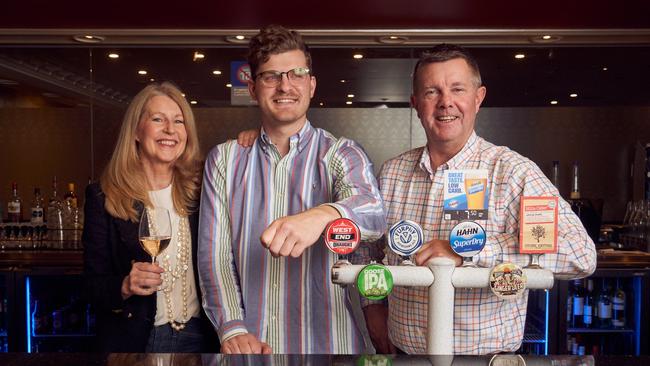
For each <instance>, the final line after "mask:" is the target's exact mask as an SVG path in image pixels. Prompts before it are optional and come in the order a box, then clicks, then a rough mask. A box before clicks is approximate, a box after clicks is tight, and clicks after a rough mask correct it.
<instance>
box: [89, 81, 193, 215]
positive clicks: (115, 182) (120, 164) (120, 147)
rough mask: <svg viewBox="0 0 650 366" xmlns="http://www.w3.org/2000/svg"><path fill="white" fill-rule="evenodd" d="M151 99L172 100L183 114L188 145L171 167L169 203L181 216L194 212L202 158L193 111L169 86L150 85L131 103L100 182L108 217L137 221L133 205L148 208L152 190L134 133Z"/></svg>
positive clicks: (136, 213)
mask: <svg viewBox="0 0 650 366" xmlns="http://www.w3.org/2000/svg"><path fill="white" fill-rule="evenodd" d="M154 96H167V97H169V98H171V99H172V100H173V101H174V102H176V104H178V106H179V107H180V109H181V111H182V112H183V118H184V120H185V130H186V131H187V144H186V146H185V150H184V151H183V153H182V154H181V156H179V158H178V160H176V162H175V163H174V166H173V178H172V201H173V203H174V208H175V209H176V211H177V212H178V213H179V214H180V215H183V216H184V215H188V214H189V213H190V212H192V211H193V210H195V209H196V207H197V201H198V198H199V189H200V184H201V156H200V149H199V141H198V136H197V133H196V123H195V121H194V114H193V113H192V108H190V105H189V104H188V103H187V101H186V100H185V97H184V96H183V94H181V91H180V90H179V89H178V88H177V87H176V86H175V85H174V84H172V83H169V82H163V83H153V84H149V85H148V86H147V87H145V88H144V89H142V90H141V91H140V92H139V93H138V94H137V95H136V96H135V97H134V98H133V100H132V101H131V104H130V105H129V107H128V109H127V110H126V114H125V115H124V120H123V121H122V127H121V129H120V135H119V137H118V139H117V144H116V145H115V151H113V156H111V160H110V161H109V163H108V166H106V169H105V170H104V173H103V174H102V177H101V179H100V183H101V187H102V191H103V192H104V194H105V195H106V203H105V207H106V210H107V211H108V213H110V214H111V215H112V216H114V217H118V218H120V219H123V220H131V221H133V222H137V221H139V219H140V218H139V217H138V211H137V210H136V208H135V203H136V202H142V203H144V205H145V206H151V202H150V200H149V194H148V191H149V190H151V186H150V184H149V182H148V181H147V178H146V176H145V174H144V170H143V169H142V162H141V160H140V148H139V143H138V142H136V131H137V129H138V125H139V123H140V119H141V118H142V115H143V113H144V112H145V108H146V106H147V103H148V102H149V100H150V99H151V98H152V97H154Z"/></svg>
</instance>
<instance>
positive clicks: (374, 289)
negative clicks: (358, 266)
mask: <svg viewBox="0 0 650 366" xmlns="http://www.w3.org/2000/svg"><path fill="white" fill-rule="evenodd" d="M357 288H358V289H359V293H360V294H361V296H363V297H365V298H367V299H370V300H381V299H383V298H385V297H386V296H388V295H389V294H390V293H391V291H393V275H392V274H391V273H390V271H389V270H388V268H386V267H384V266H382V265H381V264H369V265H367V266H365V267H363V269H362V270H361V272H359V275H358V276H357Z"/></svg>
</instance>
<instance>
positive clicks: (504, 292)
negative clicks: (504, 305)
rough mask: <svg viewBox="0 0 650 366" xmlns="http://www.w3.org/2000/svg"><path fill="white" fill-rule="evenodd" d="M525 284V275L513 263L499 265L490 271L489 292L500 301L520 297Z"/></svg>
mask: <svg viewBox="0 0 650 366" xmlns="http://www.w3.org/2000/svg"><path fill="white" fill-rule="evenodd" d="M526 282H527V279H526V274H525V273H524V271H523V270H522V269H521V267H519V266H518V265H516V264H514V263H501V264H498V265H497V266H495V267H494V268H492V270H491V271H490V290H492V293H494V294H495V295H496V296H497V297H498V298H500V299H504V300H511V299H516V298H518V297H520V296H521V295H522V294H523V293H524V290H525V289H526Z"/></svg>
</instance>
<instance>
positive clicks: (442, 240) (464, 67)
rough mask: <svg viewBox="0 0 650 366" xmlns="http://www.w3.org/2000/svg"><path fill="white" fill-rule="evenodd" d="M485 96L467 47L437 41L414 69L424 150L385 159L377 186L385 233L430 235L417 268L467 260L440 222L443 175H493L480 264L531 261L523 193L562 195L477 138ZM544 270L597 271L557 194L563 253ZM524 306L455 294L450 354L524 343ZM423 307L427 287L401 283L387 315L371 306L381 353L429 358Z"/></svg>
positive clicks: (391, 257) (390, 257) (524, 163)
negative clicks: (402, 223)
mask: <svg viewBox="0 0 650 366" xmlns="http://www.w3.org/2000/svg"><path fill="white" fill-rule="evenodd" d="M485 93H486V88H485V86H483V85H482V84H481V76H480V73H479V69H478V65H477V63H476V61H475V60H474V59H473V58H472V56H471V55H469V54H468V53H467V51H466V50H464V49H463V48H461V47H458V46H453V45H439V46H437V47H435V48H434V49H433V50H432V51H431V52H425V53H424V54H422V56H421V57H420V60H419V61H418V63H417V64H416V66H415V70H414V72H413V94H412V95H411V104H412V105H413V107H414V108H415V109H416V110H417V113H418V117H419V118H420V121H421V122H422V126H423V127H424V130H425V133H426V136H427V145H426V146H424V147H420V148H417V149H414V150H411V151H408V152H405V153H403V154H401V155H399V156H398V157H396V158H393V159H391V160H389V161H387V162H386V163H385V164H384V166H383V167H382V170H381V173H380V177H379V185H380V188H381V193H382V196H383V198H384V203H385V205H386V207H385V208H386V210H387V212H388V227H390V226H392V225H393V224H394V223H396V222H397V221H399V220H402V219H408V220H413V221H415V222H417V223H418V224H420V225H421V226H422V229H423V230H424V240H425V244H424V245H423V247H422V248H421V250H420V251H419V252H418V254H417V255H416V257H415V261H416V264H417V265H425V263H426V262H427V261H428V260H429V259H431V258H433V257H448V258H451V259H453V260H455V262H456V265H458V266H459V265H461V262H462V258H461V257H460V256H458V255H457V254H456V253H454V252H453V251H452V250H451V248H450V245H449V241H448V236H449V232H450V231H451V229H452V227H453V226H454V225H455V224H456V223H457V221H452V220H444V219H443V185H444V178H443V174H444V171H445V170H447V169H486V170H487V171H488V187H489V208H488V210H489V211H488V219H487V220H482V221H481V222H480V223H481V224H482V225H483V226H484V227H485V229H486V233H487V243H486V245H485V248H484V249H483V251H482V252H481V253H479V254H478V255H476V256H475V257H474V262H475V263H476V264H477V265H478V266H480V267H488V268H489V267H493V266H495V265H496V264H499V263H502V262H512V263H516V264H518V265H520V266H526V265H527V264H528V262H529V256H528V255H525V254H519V251H518V247H519V241H518V230H519V223H518V218H519V204H520V197H521V196H551V195H552V196H558V197H559V196H560V194H559V192H558V191H557V189H556V188H555V187H554V186H553V185H552V184H551V182H550V181H549V180H548V179H547V178H546V177H545V176H544V174H543V173H542V171H541V170H540V169H539V167H537V165H535V163H533V162H532V161H530V160H529V159H527V158H525V157H523V156H521V155H519V154H517V153H516V152H514V151H512V150H510V149H508V148H507V147H504V146H495V145H493V144H491V143H489V142H487V141H485V140H484V139H482V138H480V137H479V136H477V135H476V133H475V132H474V123H475V121H476V114H477V113H478V110H479V107H480V106H481V102H482V101H483V98H484V97H485ZM377 244H378V248H377V249H379V250H378V251H377V252H376V253H375V256H376V257H379V258H380V257H382V256H383V253H382V252H381V249H383V248H385V240H384V239H382V240H381V241H380V242H378V243H377ZM401 261H402V259H401V258H400V257H398V256H397V255H395V254H394V253H391V252H390V251H389V253H388V254H387V258H386V262H387V263H388V264H390V265H398V264H400V263H401ZM540 265H541V266H542V267H544V268H546V269H548V270H551V271H553V272H554V273H555V274H556V277H558V278H564V279H569V278H579V277H585V276H588V275H590V274H591V273H593V271H594V270H595V268H596V250H595V247H594V243H593V242H592V240H591V239H590V238H589V236H588V235H587V233H586V232H585V229H584V227H583V226H582V224H581V222H580V220H579V219H578V217H577V216H576V215H575V214H574V213H573V211H572V210H571V207H570V206H569V204H568V203H567V202H565V201H564V200H563V199H562V198H561V197H560V199H559V223H558V252H557V253H555V254H545V255H543V256H541V258H540ZM527 301H528V292H527V291H526V292H525V293H524V296H522V297H521V298H519V299H517V300H501V299H499V298H497V297H496V296H495V295H494V294H492V292H491V291H490V290H489V289H487V288H485V289H457V290H456V297H455V309H454V351H453V352H454V353H455V354H488V353H495V352H512V351H515V350H517V349H518V348H519V347H520V345H521V341H522V338H523V331H524V324H525V321H526V305H527ZM427 303H428V295H427V289H426V288H418V287H395V288H394V289H393V292H392V293H391V295H390V296H389V299H388V309H386V307H385V305H383V304H370V305H367V304H365V305H366V306H365V307H364V312H365V315H366V320H367V324H368V329H369V332H370V334H371V338H372V340H373V343H374V344H375V347H376V348H377V350H378V352H380V353H390V352H393V351H394V350H395V349H394V347H397V349H398V350H400V351H403V352H406V353H410V354H412V353H425V352H426V332H427V329H426V327H427ZM386 319H387V321H386ZM433 331H434V332H435V329H434V330H433ZM393 345H394V346H393Z"/></svg>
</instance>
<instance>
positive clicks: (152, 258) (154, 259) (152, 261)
mask: <svg viewBox="0 0 650 366" xmlns="http://www.w3.org/2000/svg"><path fill="white" fill-rule="evenodd" d="M154 263H156V256H154V255H152V256H151V264H154Z"/></svg>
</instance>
